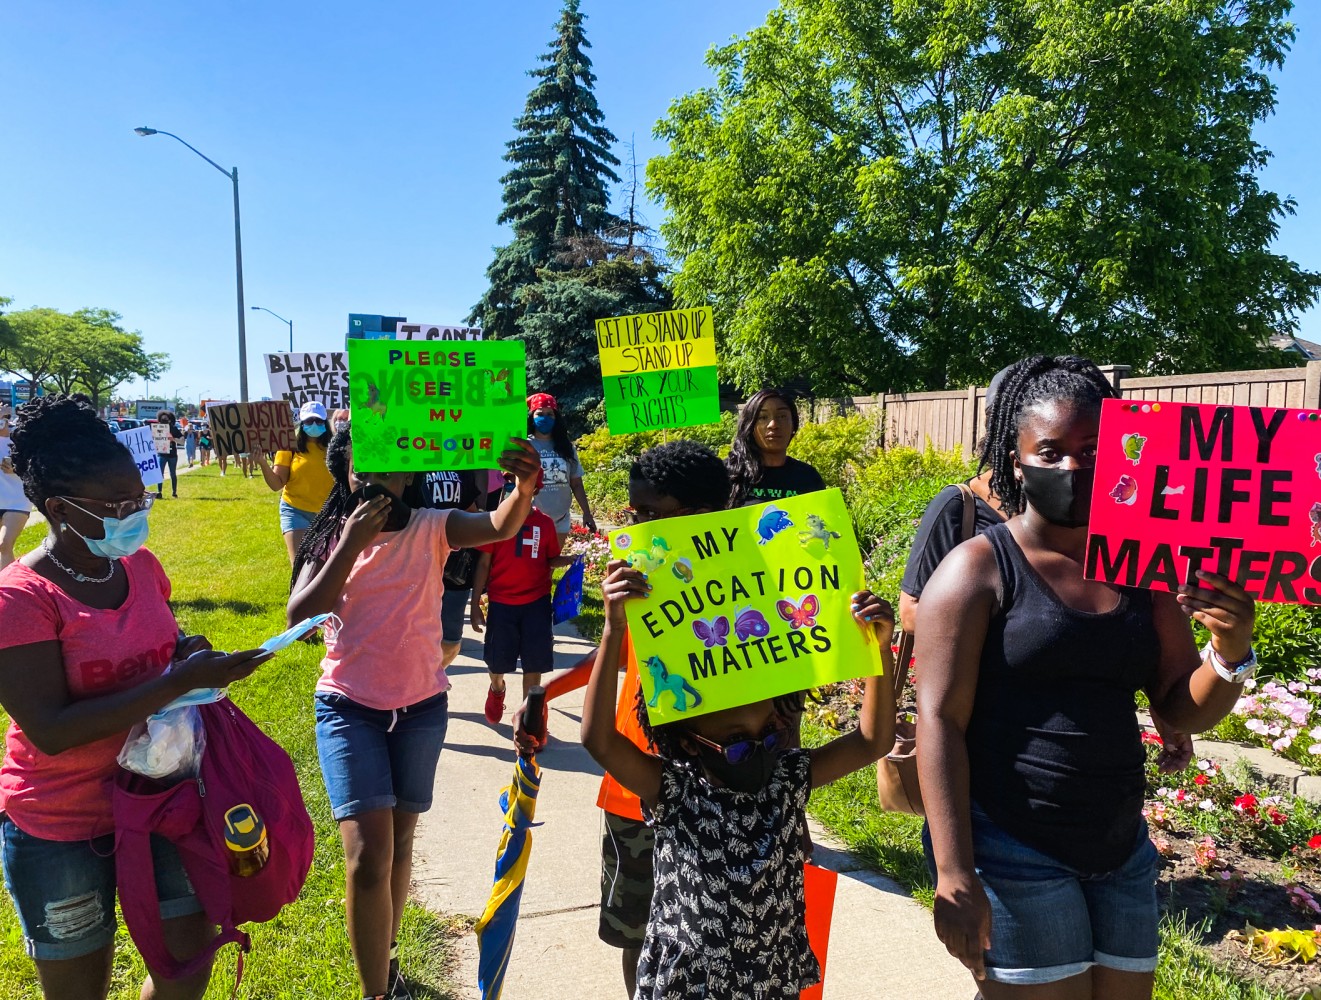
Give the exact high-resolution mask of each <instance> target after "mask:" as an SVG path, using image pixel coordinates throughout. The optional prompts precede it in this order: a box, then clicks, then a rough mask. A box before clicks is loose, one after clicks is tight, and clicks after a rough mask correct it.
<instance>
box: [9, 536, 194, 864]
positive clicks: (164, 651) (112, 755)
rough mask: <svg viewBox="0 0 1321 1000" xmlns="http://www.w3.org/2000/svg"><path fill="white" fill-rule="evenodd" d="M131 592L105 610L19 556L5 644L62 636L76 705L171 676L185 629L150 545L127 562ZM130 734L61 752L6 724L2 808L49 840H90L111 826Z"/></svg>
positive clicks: (13, 572)
mask: <svg viewBox="0 0 1321 1000" xmlns="http://www.w3.org/2000/svg"><path fill="white" fill-rule="evenodd" d="M123 566H124V569H125V570H126V571H127V573H128V597H127V598H126V599H125V601H124V603H123V604H122V605H120V606H119V607H118V608H115V609H113V610H109V611H103V610H100V609H97V608H89V607H88V606H87V605H85V604H82V603H80V602H78V601H75V600H74V599H73V598H71V597H70V596H69V595H68V594H66V593H65V592H64V591H63V590H61V589H60V588H59V587H57V586H56V585H55V584H53V583H51V581H49V580H47V579H46V578H45V577H43V576H41V575H39V574H37V573H35V572H33V571H32V570H31V569H29V568H28V567H27V566H24V565H23V564H22V563H21V562H15V563H11V564H10V565H8V566H6V567H5V568H4V570H0V649H11V648H13V647H15V646H28V645H33V644H35V643H41V642H58V643H59V644H60V653H61V655H62V656H63V658H64V677H65V681H66V683H67V684H68V686H69V697H70V698H71V699H73V700H74V701H78V700H81V699H83V698H96V697H101V696H103V695H108V694H115V693H117V692H119V691H124V690H127V689H128V688H131V687H135V686H137V685H138V684H142V683H144V682H146V681H149V680H152V679H153V678H156V677H159V676H160V675H161V674H163V673H164V672H165V668H166V667H167V666H169V664H170V661H171V660H173V659H174V646H175V642H176V641H177V639H178V636H179V625H178V623H177V622H176V621H175V620H174V615H173V613H172V612H171V611H170V606H169V604H167V603H166V602H167V601H168V600H169V597H170V581H169V579H168V578H167V577H166V576H165V570H164V569H162V568H161V564H160V562H158V561H157V559H156V557H155V556H154V555H152V554H151V553H150V552H148V551H147V550H146V549H140V550H139V551H137V552H135V553H134V554H133V555H131V556H129V557H128V558H127V559H125V560H124V561H123ZM127 736H128V732H127V730H126V731H125V732H122V733H118V734H116V735H114V736H107V737H106V738H105V739H103V740H97V741H96V742H95V743H87V744H84V745H83V746H80V747H73V748H72V749H69V750H66V751H65V752H64V753H61V754H58V755H57V756H54V757H52V756H49V755H48V754H44V753H42V752H41V751H40V750H38V749H37V748H36V747H34V746H33V745H32V742H31V741H30V740H29V739H28V738H27V737H26V736H24V735H23V730H21V729H20V728H19V727H18V724H17V723H15V722H12V721H11V722H10V724H9V732H8V733H7V734H6V735H5V761H4V764H3V765H0V811H3V812H6V813H8V814H9V818H10V819H12V820H13V821H14V823H15V825H17V826H18V827H19V829H21V830H23V831H25V832H27V833H29V834H31V835H32V836H34V837H42V838H44V839H46V840H65V841H73V840H86V839H88V838H91V837H95V836H99V835H101V834H103V833H109V832H111V831H112V830H113V829H114V820H113V817H112V815H111V810H110V787H111V786H110V781H111V779H112V778H113V777H114V774H115V771H116V769H117V768H118V766H119V765H118V763H117V762H116V759H117V758H118V756H119V751H120V749H121V748H122V747H123V746H124V739H125V737H127Z"/></svg>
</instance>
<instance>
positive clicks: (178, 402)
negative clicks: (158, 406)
mask: <svg viewBox="0 0 1321 1000" xmlns="http://www.w3.org/2000/svg"><path fill="white" fill-rule="evenodd" d="M187 388H188V386H186V385H181V386H179V388H177V389H175V390H174V395H173V396H171V397H170V402H171V403H173V404H174V412H175V414H176V415H177V414H178V412H179V410H180V409H182V408H183V407H182V404H183V395H182V393H183V391H184V390H185V389H187Z"/></svg>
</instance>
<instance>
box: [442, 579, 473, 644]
mask: <svg viewBox="0 0 1321 1000" xmlns="http://www.w3.org/2000/svg"><path fill="white" fill-rule="evenodd" d="M471 600H472V591H471V590H451V589H450V588H449V587H446V588H445V593H444V594H442V595H441V598H440V641H441V642H462V641H463V622H464V616H465V615H466V614H467V613H468V603H469V602H470V601H471Z"/></svg>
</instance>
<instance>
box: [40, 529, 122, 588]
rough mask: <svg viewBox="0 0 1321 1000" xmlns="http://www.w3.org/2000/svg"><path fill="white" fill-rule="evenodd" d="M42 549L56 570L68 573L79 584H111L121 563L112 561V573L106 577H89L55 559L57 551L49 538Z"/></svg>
mask: <svg viewBox="0 0 1321 1000" xmlns="http://www.w3.org/2000/svg"><path fill="white" fill-rule="evenodd" d="M42 548H44V549H45V550H46V558H47V559H49V560H50V561H51V562H53V563H54V564H55V568H56V569H62V570H64V572H66V573H68V574H69V575H70V576H71V577H73V578H74V579H75V580H76V581H78V582H79V583H109V582H110V578H111V577H112V576H114V575H115V564H116V563H117V562H119V560H118V559H111V560H110V571H109V572H108V573H106V575H105V576H87V575H85V574H83V573H79V572H77V571H76V570H72V569H69V567H68V566H66V565H64V563H62V562H60V561H59V560H58V559H56V558H55V550H54V548H52V547H51V544H50V537H49V536H47V538H46V541H45V542H43V543H42Z"/></svg>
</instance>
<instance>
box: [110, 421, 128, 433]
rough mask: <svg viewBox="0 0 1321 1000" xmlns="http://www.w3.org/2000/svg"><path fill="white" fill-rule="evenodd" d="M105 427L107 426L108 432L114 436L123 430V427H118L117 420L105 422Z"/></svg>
mask: <svg viewBox="0 0 1321 1000" xmlns="http://www.w3.org/2000/svg"><path fill="white" fill-rule="evenodd" d="M106 426H108V427H109V428H110V430H111V431H112V432H113V433H115V434H118V433H119V432H120V431H122V430H123V429H124V428H123V427H121V426H120V424H119V421H118V420H107V421H106Z"/></svg>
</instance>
